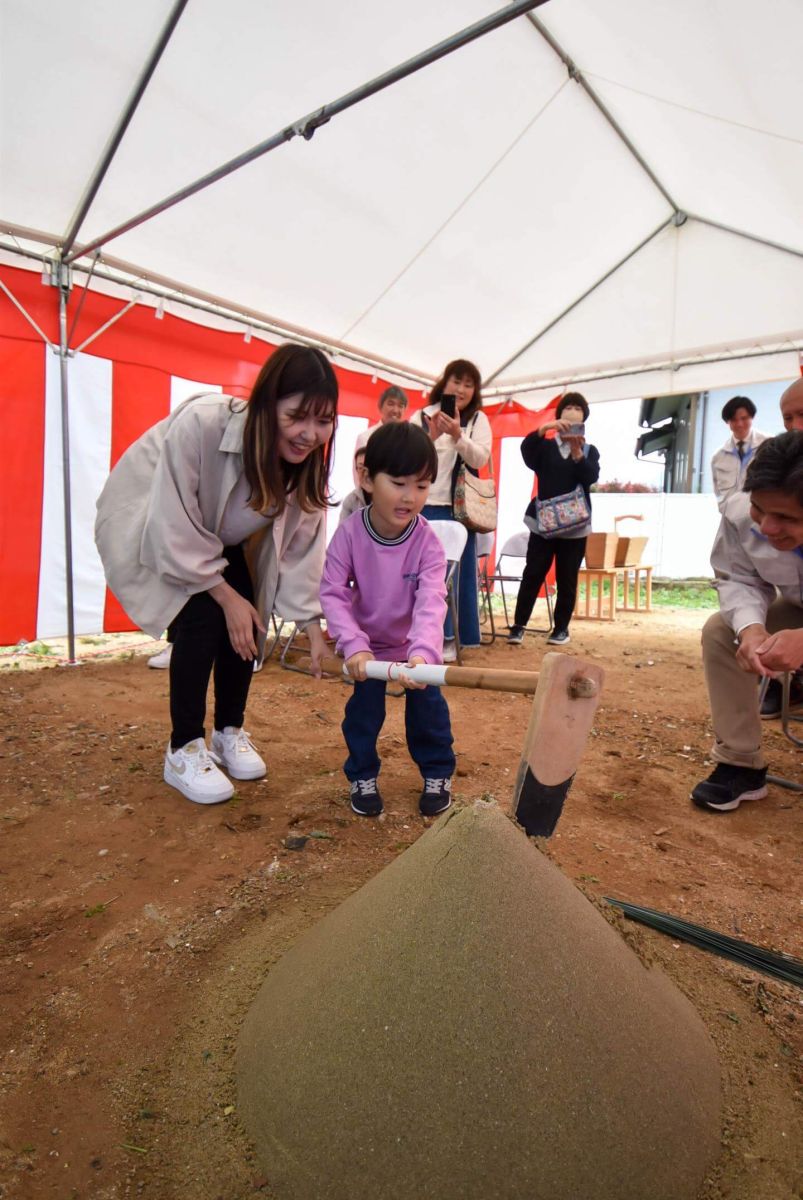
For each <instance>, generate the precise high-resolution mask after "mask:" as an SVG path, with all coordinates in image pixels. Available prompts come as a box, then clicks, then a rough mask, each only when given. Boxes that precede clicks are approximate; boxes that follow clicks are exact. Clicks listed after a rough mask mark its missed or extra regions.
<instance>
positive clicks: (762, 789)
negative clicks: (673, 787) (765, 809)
mask: <svg viewBox="0 0 803 1200" xmlns="http://www.w3.org/2000/svg"><path fill="white" fill-rule="evenodd" d="M766 794H767V768H766V767H735V766H733V765H732V764H731V763H717V765H716V766H715V767H714V770H713V771H712V772H711V774H710V775H709V776H708V778H707V779H704V780H703V781H702V783H698V784H697V787H696V788H695V789H694V791H693V792H692V794H691V798H692V800H693V801H694V803H695V804H696V805H697V807H698V808H710V809H711V810H712V812H732V811H733V809H735V808H738V807H739V805H740V804H741V803H742V801H743V800H761V799H762V798H763V797H764V796H766Z"/></svg>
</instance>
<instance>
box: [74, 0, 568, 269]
mask: <svg viewBox="0 0 803 1200" xmlns="http://www.w3.org/2000/svg"><path fill="white" fill-rule="evenodd" d="M546 2H547V0H513V3H511V4H508V5H506V7H505V8H502V9H499V11H498V12H495V13H491V14H490V16H487V17H483V18H482V20H480V21H476V22H475V23H474V24H473V25H468V26H467V27H466V28H465V29H462V30H460V32H459V33H455V34H452V35H451V37H448V38H444V40H443V41H441V42H438V43H437V44H436V45H435V46H430V48H429V49H428V50H423V51H421V53H420V54H416V55H414V56H413V57H412V58H408V59H407V60H406V61H405V62H403V63H400V64H399V65H398V66H396V67H391V69H390V70H389V71H385V72H384V73H383V74H382V75H377V76H376V77H375V78H374V79H371V80H369V82H368V83H364V84H362V85H361V86H360V87H357V88H355V89H354V90H353V91H351V92H347V93H346V94H345V95H343V96H341V97H340V98H339V99H337V100H333V101H332V102H331V103H329V104H324V105H323V106H322V107H321V108H319V109H316V110H315V111H314V112H311V113H308V114H307V115H306V116H304V117H301V118H300V119H299V120H297V121H293V122H292V123H291V124H290V125H288V126H287V127H286V128H285V129H282V130H280V131H279V132H278V133H275V134H273V136H272V137H269V138H267V139H266V140H265V141H264V142H259V143H258V144H257V145H256V146H252V147H251V149H250V150H246V151H244V152H243V153H242V154H238V155H237V156H236V157H235V158H231V159H229V161H228V162H225V163H223V164H222V166H220V167H218V168H217V169H216V170H214V171H210V172H209V173H208V174H207V175H203V176H202V177H201V178H200V179H196V180H195V181H194V183H190V184H187V186H186V187H183V188H180V189H179V191H177V192H173V193H172V194H171V195H170V196H167V197H165V199H164V200H160V201H159V202H158V203H157V204H153V205H151V207H150V208H146V209H143V211H142V212H141V213H137V215H136V216H133V217H131V218H130V219H129V220H128V221H124V222H123V223H122V225H116V226H115V227H114V229H110V230H108V231H107V232H106V233H104V234H101V236H100V237H97V238H93V239H92V241H91V242H87V243H86V245H84V246H77V247H76V248H75V249H73V250H71V251H70V252H69V253H68V252H67V251H66V248H65V249H64V251H63V253H64V261H65V262H66V263H68V264H69V263H72V262H74V261H75V259H76V258H82V257H83V256H84V255H86V254H89V253H91V251H93V250H97V248H98V247H99V246H103V245H105V244H106V243H107V242H110V241H112V240H113V239H114V238H117V237H120V236H121V235H122V234H124V233H128V232H129V231H130V230H131V229H135V228H136V227H137V226H138V225H142V224H143V223H144V222H145V221H149V220H151V219H152V218H153V217H156V216H159V214H160V213H163V212H166V211H167V209H169V208H172V207H173V205H175V204H179V203H180V202H181V201H182V200H187V199H188V198H189V197H190V196H194V195H196V193H197V192H200V191H203V189H204V188H207V187H209V186H210V184H213V183H217V181H218V180H219V179H224V178H225V177H226V176H227V175H231V174H232V172H233V171H237V170H239V169H240V167H244V166H246V165H247V164H248V163H250V162H253V161H254V159H257V158H261V157H262V156H263V155H264V154H268V153H270V151H271V150H275V149H277V147H279V146H282V145H284V143H285V142H289V141H291V139H292V138H294V137H299V136H300V137H303V138H304V139H305V141H309V140H310V138H311V137H312V135H313V134H314V133H315V131H316V129H319V128H320V126H321V125H325V124H326V123H327V122H328V121H331V119H332V117H336V116H338V115H339V114H340V113H342V112H345V111H346V109H349V108H352V107H353V106H354V105H355V104H359V103H360V102H361V101H362V100H367V99H369V98H370V97H371V96H374V95H376V93H377V92H381V91H383V90H384V89H385V88H386V87H390V86H391V85H392V84H394V83H398V82H399V80H401V79H406V78H407V77H408V75H413V74H414V73H415V72H416V71H420V70H421V69H422V68H423V67H428V66H429V65H430V64H431V63H434V62H437V61H438V60H439V59H441V58H445V57H446V55H447V54H451V53H452V52H453V51H455V50H459V49H460V48H461V47H462V46H466V45H468V44H469V42H473V41H476V40H477V38H480V37H483V36H484V35H485V34H486V33H491V32H492V31H493V30H494V29H499V28H500V27H501V26H502V25H507V24H509V22H510V21H514V20H515V19H516V18H517V17H520V16H522V15H523V14H525V13H528V12H531V11H532V9H534V8H538V7H539V6H540V5H542V4H545V3H546Z"/></svg>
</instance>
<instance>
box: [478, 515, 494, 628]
mask: <svg viewBox="0 0 803 1200" xmlns="http://www.w3.org/2000/svg"><path fill="white" fill-rule="evenodd" d="M495 536H496V535H495V534H494V533H478V534H477V541H476V546H477V601H478V605H479V611H480V625H484V624H485V623H486V622H488V623H489V624H490V626H491V632H490V634H487V633H483V632H482V631H480V641H481V642H483V643H484V644H485V645H486V646H490V645H491V644H492V643H493V642H495V641H496V624H495V623H494V610H493V605H492V603H491V584H490V582H489V577H488V561H489V559H490V557H491V553H492V551H493V548H494V538H495Z"/></svg>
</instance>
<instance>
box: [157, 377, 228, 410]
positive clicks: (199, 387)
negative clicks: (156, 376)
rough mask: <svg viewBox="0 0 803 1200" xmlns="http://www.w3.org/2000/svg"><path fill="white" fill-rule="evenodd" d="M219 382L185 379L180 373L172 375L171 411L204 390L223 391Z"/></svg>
mask: <svg viewBox="0 0 803 1200" xmlns="http://www.w3.org/2000/svg"><path fill="white" fill-rule="evenodd" d="M222 391H223V388H222V387H221V386H220V384H219V383H201V381H200V380H199V379H183V378H182V377H181V376H180V375H171V376H170V411H171V412H172V411H173V409H174V408H177V407H178V406H179V404H183V403H184V401H185V400H189V399H190V397H191V396H198V395H200V394H201V393H202V392H222Z"/></svg>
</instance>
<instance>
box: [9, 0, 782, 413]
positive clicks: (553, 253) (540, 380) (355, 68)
mask: <svg viewBox="0 0 803 1200" xmlns="http://www.w3.org/2000/svg"><path fill="white" fill-rule="evenodd" d="M179 7H181V6H179ZM492 7H493V4H492V3H489V0H441V2H440V3H438V4H433V3H432V2H431V0H407V2H406V3H405V4H404V5H403V6H399V5H397V4H393V5H391V4H390V3H387V2H386V0H349V3H348V4H347V5H333V4H331V3H328V2H324V0H307V3H305V4H295V5H288V4H277V3H275V2H274V0H265V2H260V3H257V2H256V0H229V2H228V3H227V4H225V5H224V4H220V3H218V2H217V0H189V3H187V4H186V6H184V7H183V11H181V13H180V16H179V17H178V20H177V21H176V23H175V29H174V30H173V31H172V34H171V36H170V38H169V40H168V42H167V45H166V48H165V50H164V53H163V54H162V56H161V57H160V58H159V60H158V63H157V65H156V67H155V70H154V72H153V75H152V77H151V78H150V80H149V82H148V84H147V86H146V87H145V90H144V94H143V97H142V100H141V102H140V103H139V105H138V107H137V108H136V111H135V112H134V115H133V118H132V120H131V122H130V125H129V126H128V128H127V130H126V131H125V133H124V135H123V137H122V139H121V140H120V144H119V147H118V148H117V151H116V153H115V154H114V156H113V159H112V161H111V166H110V168H109V170H108V173H107V174H106V175H105V178H104V179H103V181H102V183H101V186H100V188H99V190H98V193H97V195H96V197H95V198H94V200H93V202H92V203H91V205H90V207H89V209H88V212H87V214H86V216H85V218H84V219H83V221H82V223H81V225H80V229H79V230H78V231H77V239H78V244H80V245H87V244H89V243H91V242H92V241H93V240H95V239H97V238H99V237H102V236H103V235H104V234H106V233H107V232H108V231H109V230H113V229H115V228H116V227H117V226H118V225H120V224H122V223H125V222H126V221H128V220H129V219H130V218H131V217H133V216H135V215H136V214H138V213H140V212H142V211H143V210H145V209H147V208H149V207H150V206H152V205H154V204H157V203H158V202H160V201H161V200H163V199H164V198H165V197H167V196H168V195H170V194H171V193H173V192H174V191H176V190H178V189H181V188H184V187H185V186H186V185H188V184H189V183H191V182H192V181H194V180H196V179H198V178H199V177H201V176H203V175H205V174H206V173H208V172H210V171H212V170H214V169H215V168H216V167H218V166H219V165H220V164H221V163H224V162H226V161H228V160H230V159H232V158H233V157H235V156H236V155H238V154H240V153H241V152H243V151H245V150H248V149H249V148H250V147H252V146H254V145H256V144H257V143H259V142H262V141H264V140H265V139H266V138H268V137H270V136H271V135H272V134H275V133H277V132H279V131H281V130H282V129H284V128H285V127H287V126H289V125H291V124H293V123H295V122H297V121H298V120H299V119H300V118H302V117H304V116H305V115H306V114H309V113H311V112H313V111H314V110H316V109H318V108H320V107H321V106H322V105H324V104H326V103H328V102H330V101H332V100H335V99H337V98H338V97H340V96H342V95H343V94H345V93H347V92H349V91H350V90H352V89H353V88H355V87H358V86H359V85H361V84H363V83H365V82H366V81H368V80H370V79H372V78H374V77H375V76H378V75H380V74H381V73H382V72H384V71H386V70H388V69H389V68H391V67H394V66H395V65H397V64H399V63H401V62H403V61H404V60H405V59H407V58H409V57H411V56H413V55H415V54H416V53H418V52H420V51H422V50H424V49H426V48H427V47H429V46H431V45H433V44H435V43H437V42H439V41H440V40H442V39H444V38H447V37H448V36H449V35H451V34H453V33H455V32H456V31H458V30H460V29H462V28H464V27H466V26H468V25H470V24H471V23H472V22H474V21H477V20H478V19H479V18H481V17H483V16H486V15H488V13H489V12H490V11H491V9H492ZM0 12H2V29H1V30H0V54H1V55H2V61H0V102H1V103H2V121H1V126H2V133H1V135H0V136H2V144H1V145H0V170H1V171H2V177H1V179H0V247H5V248H7V249H14V248H15V249H24V250H28V249H30V250H36V251H38V252H39V253H42V252H43V251H44V252H47V251H48V249H49V248H50V249H53V248H58V247H59V245H60V244H61V243H62V242H63V239H64V236H65V233H66V231H67V230H69V229H70V227H71V224H72V221H73V216H74V214H75V213H76V211H77V210H78V208H79V206H80V203H81V198H82V196H83V194H84V193H85V189H86V188H87V185H88V181H89V180H90V179H91V178H92V176H93V173H94V172H95V170H96V167H97V164H98V162H99V161H100V160H101V158H102V155H103V151H104V146H105V145H106V144H107V141H108V139H109V137H110V135H111V134H112V131H113V130H114V128H115V125H116V123H117V122H118V119H119V115H120V113H121V112H122V111H123V110H124V109H125V106H126V103H127V101H128V98H129V95H130V93H131V91H132V88H133V87H134V86H135V83H136V81H137V80H138V78H139V77H140V75H141V73H142V70H143V64H144V63H146V62H147V61H148V58H149V56H150V55H151V53H152V50H153V47H154V45H155V44H156V43H157V41H158V39H159V37H160V34H161V33H162V31H163V29H164V27H165V24H166V23H167V22H168V20H169V18H170V17H171V14H173V15H174V16H175V12H176V5H174V4H173V3H170V2H169V0H138V3H137V4H136V5H130V4H114V5H109V4H108V3H107V2H106V0H76V3H73V4H64V3H63V2H61V0H37V2H36V3H33V4H32V3H30V2H29V0H0ZM801 45H803V4H801V2H800V0H767V2H766V3H764V4H762V5H758V4H756V3H755V2H754V0H750V2H749V0H651V2H650V3H646V4H645V3H644V2H643V0H548V2H547V3H544V4H543V5H542V6H540V7H538V8H537V9H535V11H534V12H533V13H532V14H531V15H530V16H519V17H517V18H516V19H515V20H514V21H512V22H510V23H509V24H507V25H505V26H503V27H502V28H499V29H497V30H495V31H494V32H491V33H488V34H486V35H485V36H484V37H482V38H480V39H478V40H476V41H473V42H472V43H470V44H468V45H466V46H464V47H462V48H460V49H458V50H456V51H454V52H453V53H451V54H449V55H448V56H447V57H445V58H442V59H441V60H440V61H438V62H435V63H433V64H432V65H429V66H426V67H424V68H423V69H421V70H419V71H417V72H416V73H415V74H412V75H410V76H409V77H408V78H405V79H403V80H402V81H401V82H398V83H395V84H393V85H392V86H390V87H388V88H386V89H385V90H382V91H380V92H378V93H377V94H376V95H373V96H371V97H370V98H368V99H366V100H364V101H362V102H361V103H359V104H358V105H356V106H355V107H353V108H350V109H348V110H347V111H346V112H343V113H342V114H340V115H338V116H336V117H334V118H333V119H332V120H331V121H330V122H329V123H327V124H325V125H323V126H322V127H321V128H320V129H318V131H317V132H316V133H315V136H314V137H313V138H312V139H311V140H309V141H306V140H304V139H303V138H302V137H294V138H293V140H291V141H289V142H288V143H287V144H285V145H281V146H279V147H278V148H277V149H275V150H273V151H272V152H271V153H269V154H267V155H265V156H263V157H260V158H258V159H256V160H255V161H253V162H251V163H250V164H249V165H247V166H244V167H243V168H242V169H240V170H238V171H237V172H236V173H233V174H231V175H228V176H227V177H226V178H224V179H222V180H221V181H219V182H216V183H215V184H213V185H212V186H210V187H208V188H206V189H205V190H203V191H201V192H199V193H197V194H196V195H194V196H192V197H191V198H189V199H186V200H184V201H183V202H182V203H180V204H178V205H176V206H175V207H172V208H169V209H167V210H166V211H164V212H162V213H161V214H160V215H157V216H155V217H153V218H152V219H150V220H148V221H147V222H145V223H143V224H141V225H138V226H136V227H135V228H132V229H130V230H129V231H128V232H125V233H123V234H122V235H121V236H118V237H116V238H114V239H113V240H111V241H109V242H107V243H105V244H104V246H103V248H102V252H101V253H102V257H101V260H100V264H99V266H98V271H99V272H101V271H102V270H103V269H104V268H105V270H106V271H107V273H108V272H111V273H114V274H115V275H116V277H117V278H119V279H126V278H128V277H129V276H130V278H131V280H132V281H133V280H134V279H138V280H140V281H141V280H142V278H143V277H144V278H146V279H147V278H154V277H156V276H158V277H161V279H162V280H163V281H164V280H167V281H170V282H171V285H172V286H173V287H174V288H175V290H176V292H177V293H178V292H182V293H186V294H193V293H196V294H198V293H203V294H205V295H207V296H214V297H219V298H221V300H222V301H225V305H221V307H225V308H226V310H227V311H231V312H236V311H242V312H248V313H250V314H252V315H255V314H259V315H262V316H264V317H265V318H266V319H267V320H269V322H270V323H271V324H272V325H273V327H275V328H279V329H285V330H288V331H291V330H293V329H303V330H305V331H307V332H308V333H309V334H310V335H312V336H314V337H316V338H319V339H320V340H321V342H322V343H323V344H325V345H327V346H330V347H333V348H335V349H336V348H338V347H351V348H353V349H356V350H357V352H358V353H364V355H365V357H366V359H367V360H368V361H371V362H374V363H377V362H378V363H383V362H384V363H392V364H395V365H396V366H397V367H398V368H399V370H400V371H401V372H402V374H407V375H408V376H410V377H412V378H416V379H419V380H421V381H422V382H426V381H428V380H431V379H432V378H433V377H435V376H436V375H437V374H438V373H439V371H440V370H441V368H442V367H443V365H444V364H445V362H446V361H447V360H448V359H449V358H451V357H454V356H456V355H466V356H468V357H471V358H474V359H475V360H476V361H477V362H478V363H479V365H480V367H481V370H482V372H483V375H484V377H485V379H486V380H487V381H488V385H489V386H488V391H490V392H493V391H495V390H497V391H499V392H501V393H508V392H511V391H528V392H531V393H532V394H533V395H532V400H531V402H537V401H538V393H539V390H541V389H543V394H554V392H555V390H556V389H557V388H558V387H560V386H565V385H566V384H569V383H572V382H575V381H576V382H580V381H584V382H588V381H594V380H598V381H599V382H598V383H596V384H594V385H593V386H591V387H589V388H588V391H589V395H590V396H591V397H592V398H603V397H606V398H610V397H616V396H633V395H639V394H643V393H646V392H649V393H652V394H655V393H660V392H677V391H686V390H691V389H697V388H709V387H715V386H725V385H729V384H737V383H741V382H745V381H749V380H752V379H756V378H764V379H769V378H785V377H791V376H793V375H795V374H796V373H797V371H798V350H799V349H800V348H801V347H803V226H802V225H801V219H800V217H801V201H802V200H803V74H802V73H801V71H800V66H799V56H800V47H801ZM567 64H568V65H567ZM43 243H44V244H43ZM48 243H49V247H48ZM88 263H89V259H87V258H84V259H79V260H77V265H79V266H80V265H81V264H83V265H85V266H86V265H88ZM120 264H130V265H131V270H130V272H128V271H126V270H123V269H121V267H120ZM112 268H116V269H114V270H113V271H112Z"/></svg>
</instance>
